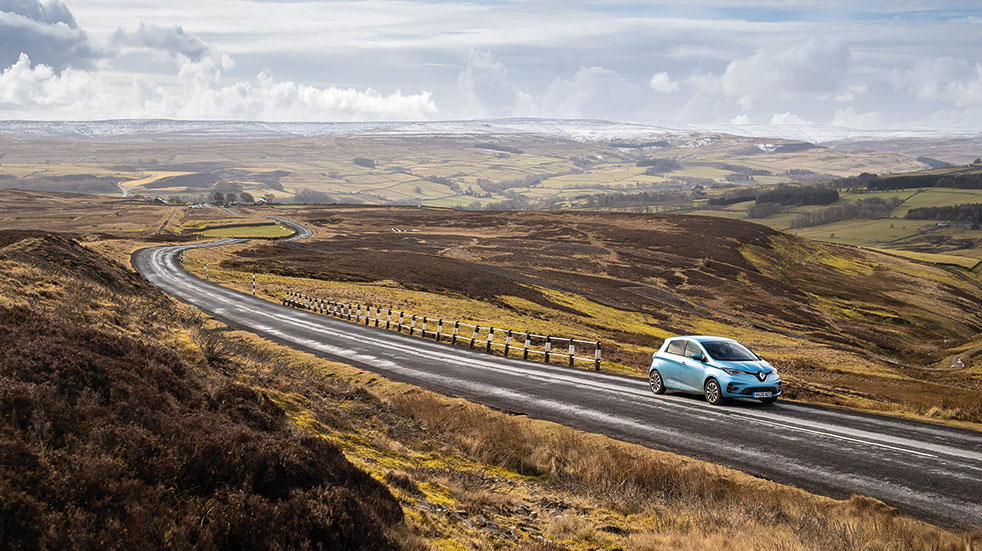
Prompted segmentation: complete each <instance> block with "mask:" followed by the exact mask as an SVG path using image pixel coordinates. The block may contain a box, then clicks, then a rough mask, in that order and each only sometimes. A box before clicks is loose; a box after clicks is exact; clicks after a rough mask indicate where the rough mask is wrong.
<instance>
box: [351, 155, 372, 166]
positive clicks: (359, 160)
mask: <svg viewBox="0 0 982 551" xmlns="http://www.w3.org/2000/svg"><path fill="white" fill-rule="evenodd" d="M352 162H353V163H355V164H356V165H358V166H363V167H365V168H375V161H373V160H371V159H367V158H365V157H355V159H354V161H352Z"/></svg>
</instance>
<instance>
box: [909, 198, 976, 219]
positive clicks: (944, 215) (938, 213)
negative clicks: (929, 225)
mask: <svg viewBox="0 0 982 551" xmlns="http://www.w3.org/2000/svg"><path fill="white" fill-rule="evenodd" d="M906 217H907V218H910V219H911V220H947V221H950V222H970V223H972V224H982V203H962V204H961V205H952V206H948V207H920V208H916V209H910V210H909V211H907V216H906Z"/></svg>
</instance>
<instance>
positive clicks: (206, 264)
mask: <svg viewBox="0 0 982 551" xmlns="http://www.w3.org/2000/svg"><path fill="white" fill-rule="evenodd" d="M205 279H208V261H207V260H205Z"/></svg>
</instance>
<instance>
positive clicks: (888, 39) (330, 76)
mask: <svg viewBox="0 0 982 551" xmlns="http://www.w3.org/2000/svg"><path fill="white" fill-rule="evenodd" d="M980 6H982V4H980V3H979V2H978V0H966V1H949V2H944V1H926V0H894V1H885V2H877V1H872V0H867V1H864V2H847V1H837V0H817V1H812V0H789V1H778V0H744V1H742V2H736V1H735V2H730V1H726V0H703V1H698V0H695V1H691V2H690V1H683V0H676V1H668V2H656V1H651V2H648V1H641V0H626V1H623V2H605V1H600V0H597V1H586V0H528V1H518V0H472V1H467V2H465V1H457V0H431V1H394V0H365V1H292V0H267V1H243V0H194V1H190V0H169V1H166V2H161V1H159V0H153V1H146V0H66V1H61V0H0V67H2V69H0V119H46V120H50V119H68V120H93V119H106V118H179V119H244V120H267V121H305V120H316V121H352V120H358V121H361V120H426V119H434V120H440V119H474V118H497V117H525V116H534V117H562V118H603V119H612V120H668V121H678V122H685V123H733V124H802V123H813V124H822V125H825V124H834V125H838V126H846V127H851V128H860V129H873V128H914V127H959V128H968V129H972V128H974V129H978V128H980V127H982V7H980Z"/></svg>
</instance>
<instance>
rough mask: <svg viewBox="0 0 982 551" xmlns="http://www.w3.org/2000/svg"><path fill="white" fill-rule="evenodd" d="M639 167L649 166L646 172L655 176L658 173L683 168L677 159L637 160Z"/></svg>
mask: <svg viewBox="0 0 982 551" xmlns="http://www.w3.org/2000/svg"><path fill="white" fill-rule="evenodd" d="M636 166H639V167H647V170H645V171H644V173H645V174H647V175H649V176H654V175H657V174H663V173H665V172H672V171H673V170H678V169H680V168H682V165H681V164H679V162H678V161H676V160H675V159H657V158H656V159H641V160H640V161H638V162H637V165H636Z"/></svg>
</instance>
